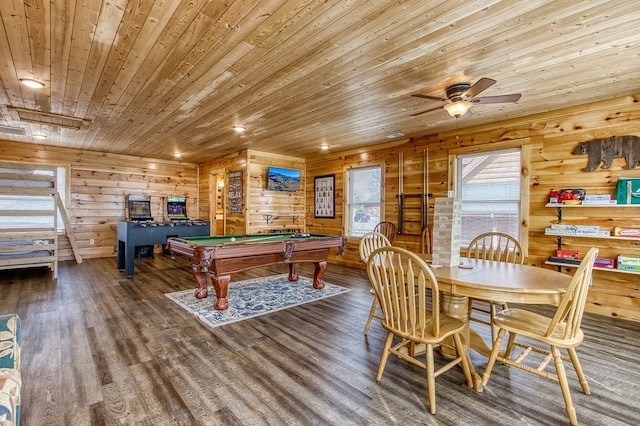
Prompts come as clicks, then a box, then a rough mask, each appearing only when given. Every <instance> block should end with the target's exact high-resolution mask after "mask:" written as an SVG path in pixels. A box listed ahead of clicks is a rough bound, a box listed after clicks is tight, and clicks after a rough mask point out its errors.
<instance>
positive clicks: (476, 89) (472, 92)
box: [463, 77, 496, 98]
mask: <svg viewBox="0 0 640 426" xmlns="http://www.w3.org/2000/svg"><path fill="white" fill-rule="evenodd" d="M494 84H496V81H495V80H493V79H491V78H485V77H482V78H481V79H480V80H478V81H476V82H475V84H474V85H473V86H471V87H469V89H467V91H466V92H464V93H463V95H464V96H465V97H467V98H473V97H475V96H477V95H479V94H480V92H484V91H485V90H487V89H488V88H489V87H491V86H493V85H494Z"/></svg>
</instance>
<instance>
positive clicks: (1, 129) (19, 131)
mask: <svg viewBox="0 0 640 426" xmlns="http://www.w3.org/2000/svg"><path fill="white" fill-rule="evenodd" d="M0 133H7V134H9V135H20V136H24V129H23V128H22V127H11V126H3V125H0Z"/></svg>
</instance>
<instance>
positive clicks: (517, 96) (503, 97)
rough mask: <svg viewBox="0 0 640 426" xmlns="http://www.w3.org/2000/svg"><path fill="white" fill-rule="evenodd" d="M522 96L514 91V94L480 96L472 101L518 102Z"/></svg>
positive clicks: (480, 102)
mask: <svg viewBox="0 0 640 426" xmlns="http://www.w3.org/2000/svg"><path fill="white" fill-rule="evenodd" d="M521 96H522V95H521V94H520V93H514V94H513V95H499V96H482V97H480V98H473V99H472V100H471V102H473V103H474V104H501V103H503V102H517V101H518V100H519V99H520V97H521Z"/></svg>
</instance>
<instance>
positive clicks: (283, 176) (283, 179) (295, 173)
mask: <svg viewBox="0 0 640 426" xmlns="http://www.w3.org/2000/svg"><path fill="white" fill-rule="evenodd" d="M267 189H268V190H271V191H289V192H297V191H300V170H292V169H282V168H280V167H269V171H268V172H267Z"/></svg>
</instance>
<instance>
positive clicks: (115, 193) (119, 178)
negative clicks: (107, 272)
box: [0, 141, 206, 260]
mask: <svg viewBox="0 0 640 426" xmlns="http://www.w3.org/2000/svg"><path fill="white" fill-rule="evenodd" d="M0 146H1V147H2V149H0V159H1V160H7V161H18V162H25V163H37V164H50V165H57V166H66V167H67V171H68V173H69V176H68V178H67V185H68V189H67V197H68V198H67V202H66V208H67V213H68V214H69V217H70V220H71V226H72V229H73V232H74V235H75V237H76V241H77V242H78V246H79V248H80V255H81V256H82V257H83V258H95V257H108V256H114V255H115V248H116V247H117V241H116V238H117V224H118V221H119V220H124V219H125V215H126V206H125V202H126V201H125V200H126V196H127V194H144V195H150V196H151V202H152V214H153V216H154V218H155V219H156V220H163V217H164V214H163V211H164V197H166V196H167V195H179V196H185V197H188V198H189V200H188V202H189V204H188V206H187V213H188V215H189V216H190V217H191V218H192V219H196V218H198V219H200V217H195V216H196V214H197V212H198V198H197V177H198V175H197V170H198V168H197V165H196V164H192V163H184V162H180V161H166V160H157V159H152V158H146V157H130V156H125V155H113V154H105V153H100V152H93V151H83V150H74V149H67V148H57V147H51V146H41V145H33V144H24V143H16V142H7V141H0ZM205 219H206V218H205ZM91 240H93V241H94V244H93V245H91V244H90V241H91ZM59 248H60V250H59V252H60V259H61V260H71V259H73V253H72V252H71V246H70V245H69V242H68V239H67V238H66V237H61V238H59Z"/></svg>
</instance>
